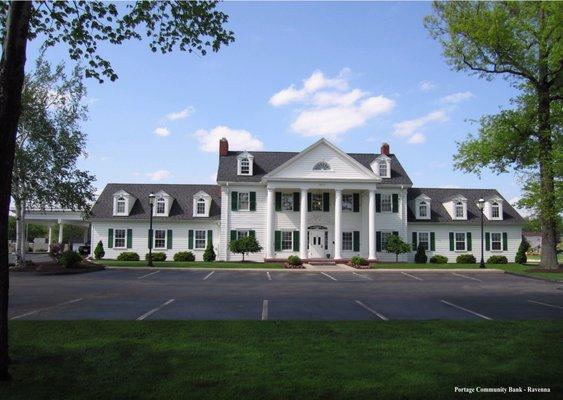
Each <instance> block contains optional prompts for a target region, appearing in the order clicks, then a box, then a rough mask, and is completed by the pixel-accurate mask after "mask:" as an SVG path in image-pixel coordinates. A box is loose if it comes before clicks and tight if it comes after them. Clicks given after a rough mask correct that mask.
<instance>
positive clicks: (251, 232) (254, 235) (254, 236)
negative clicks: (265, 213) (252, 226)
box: [248, 230, 256, 238]
mask: <svg viewBox="0 0 563 400" xmlns="http://www.w3.org/2000/svg"><path fill="white" fill-rule="evenodd" d="M248 236H250V237H253V238H256V231H252V230H250V231H248Z"/></svg>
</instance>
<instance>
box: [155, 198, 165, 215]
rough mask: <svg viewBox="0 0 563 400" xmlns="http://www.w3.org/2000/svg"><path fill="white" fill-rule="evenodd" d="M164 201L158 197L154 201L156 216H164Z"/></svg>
mask: <svg viewBox="0 0 563 400" xmlns="http://www.w3.org/2000/svg"><path fill="white" fill-rule="evenodd" d="M165 210H166V200H164V198H162V197H160V198H159V199H158V200H157V201H156V213H157V214H164V213H165V212H166V211H165Z"/></svg>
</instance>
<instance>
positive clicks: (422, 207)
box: [418, 201, 428, 218]
mask: <svg viewBox="0 0 563 400" xmlns="http://www.w3.org/2000/svg"><path fill="white" fill-rule="evenodd" d="M418 215H419V217H420V218H426V217H427V216H428V203H426V202H425V201H421V202H420V203H418Z"/></svg>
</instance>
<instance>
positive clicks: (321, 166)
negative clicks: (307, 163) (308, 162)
mask: <svg viewBox="0 0 563 400" xmlns="http://www.w3.org/2000/svg"><path fill="white" fill-rule="evenodd" d="M313 171H330V164H329V163H327V162H326V161H319V162H318V163H316V164H315V166H314V167H313Z"/></svg>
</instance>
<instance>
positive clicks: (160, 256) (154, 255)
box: [145, 252, 166, 261]
mask: <svg viewBox="0 0 563 400" xmlns="http://www.w3.org/2000/svg"><path fill="white" fill-rule="evenodd" d="M150 257H151V255H150V253H147V254H145V261H149V259H150ZM152 260H153V261H166V253H162V252H157V253H152Z"/></svg>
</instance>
